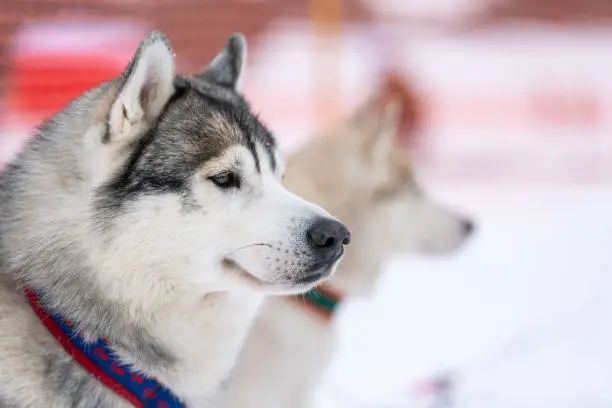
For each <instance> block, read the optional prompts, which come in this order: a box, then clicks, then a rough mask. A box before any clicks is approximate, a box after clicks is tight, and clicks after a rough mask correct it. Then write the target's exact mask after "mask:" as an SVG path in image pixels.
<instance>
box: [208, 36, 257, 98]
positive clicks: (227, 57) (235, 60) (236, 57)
mask: <svg viewBox="0 0 612 408" xmlns="http://www.w3.org/2000/svg"><path fill="white" fill-rule="evenodd" d="M246 50H247V45H246V40H245V38H244V36H243V35H242V34H234V35H232V36H231V37H230V39H229V41H228V42H227V43H226V44H225V48H224V49H223V51H221V53H219V55H217V56H216V57H215V59H214V60H213V62H211V63H210V65H209V66H208V67H207V68H206V70H204V72H202V73H201V74H200V75H198V78H200V79H203V80H206V81H210V82H214V83H216V84H218V85H221V86H223V87H225V88H229V89H231V90H234V91H238V90H240V80H241V79H242V71H243V68H244V63H245V61H246Z"/></svg>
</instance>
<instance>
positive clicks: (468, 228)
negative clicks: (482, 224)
mask: <svg viewBox="0 0 612 408" xmlns="http://www.w3.org/2000/svg"><path fill="white" fill-rule="evenodd" d="M475 230H476V224H474V222H473V221H472V220H467V219H466V220H463V221H462V222H461V231H462V232H463V235H465V236H469V235H472V234H473V233H474V231H475Z"/></svg>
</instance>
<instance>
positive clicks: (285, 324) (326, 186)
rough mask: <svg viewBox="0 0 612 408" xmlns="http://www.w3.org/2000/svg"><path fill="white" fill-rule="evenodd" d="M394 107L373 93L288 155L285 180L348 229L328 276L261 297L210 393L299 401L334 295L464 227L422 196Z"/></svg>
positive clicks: (291, 405)
mask: <svg viewBox="0 0 612 408" xmlns="http://www.w3.org/2000/svg"><path fill="white" fill-rule="evenodd" d="M376 99H378V100H376ZM398 115H399V105H398V104H397V103H393V102H392V103H388V104H381V101H380V98H373V99H372V101H370V102H369V103H366V104H364V105H363V106H362V107H361V109H360V110H359V111H358V112H357V114H356V115H355V116H354V117H353V118H352V119H351V120H349V121H347V123H345V124H342V125H340V126H339V127H338V128H336V129H334V130H333V131H331V132H329V134H327V135H323V136H321V137H315V138H313V140H312V141H311V142H310V143H309V144H307V145H306V146H305V147H303V148H302V149H301V150H299V151H298V152H297V153H295V154H294V155H293V156H292V157H291V158H290V159H289V162H288V166H287V174H286V179H285V180H286V185H287V187H288V188H289V189H290V190H292V191H293V192H296V193H298V194H301V195H302V196H304V197H307V198H308V199H310V200H312V201H314V202H316V203H318V204H320V205H322V206H324V207H325V208H327V209H329V210H330V211H332V212H333V213H335V214H338V215H339V216H340V217H342V220H343V221H345V222H346V223H347V225H348V226H349V228H350V229H351V231H352V232H353V234H354V235H353V236H354V239H353V242H352V243H351V247H350V248H349V249H348V250H347V253H346V257H345V259H344V260H343V261H342V264H341V265H340V266H339V267H338V271H337V273H336V274H335V275H334V277H333V278H332V279H330V281H329V284H324V285H322V286H320V287H319V288H317V289H316V290H315V291H312V292H314V293H309V294H307V295H306V296H304V297H302V296H299V297H295V299H294V301H290V300H289V299H280V298H279V299H269V300H266V302H264V305H263V307H262V310H261V313H260V314H259V315H258V317H257V319H256V323H255V325H254V328H253V330H252V331H251V333H250V335H249V337H248V339H247V342H246V345H245V348H244V349H243V352H242V354H241V356H240V357H239V359H238V362H237V364H236V367H235V369H234V371H233V372H232V375H231V376H230V380H229V382H228V384H227V389H225V390H224V391H223V394H222V395H220V397H219V398H220V400H221V401H222V406H224V407H225V408H301V407H309V406H310V405H311V395H312V393H313V390H314V389H315V387H316V386H317V384H318V382H319V379H320V377H321V374H322V372H323V370H324V369H325V367H326V366H327V364H328V362H329V360H330V357H331V353H332V346H333V337H332V328H331V325H330V324H329V323H330V317H331V311H332V310H331V309H333V307H334V305H335V303H337V302H338V301H339V299H341V298H342V297H353V296H367V295H368V294H369V293H370V292H371V291H372V289H373V287H374V285H375V283H376V281H377V278H378V276H379V273H380V270H381V266H382V265H381V264H382V262H383V260H384V259H385V258H386V257H387V256H389V255H391V254H393V253H408V252H417V253H424V254H442V253H447V252H450V251H453V250H455V249H457V248H459V247H460V246H461V244H462V243H463V242H464V241H465V240H466V238H467V237H468V236H469V235H470V234H471V233H472V231H473V230H474V224H473V223H472V221H471V220H470V219H468V218H466V217H464V216H462V215H460V214H458V213H455V212H453V211H451V210H449V209H447V208H445V207H444V206H442V205H439V204H438V203H436V202H434V201H432V200H431V199H430V198H429V197H427V195H426V194H425V192H424V191H423V189H422V188H421V186H420V185H419V183H418V182H417V179H416V178H415V174H414V171H413V168H412V164H411V162H410V160H409V158H408V156H407V153H406V150H405V149H403V148H400V147H398V143H397V140H396V135H397V133H398V122H399V121H398ZM316 291H318V293H316Z"/></svg>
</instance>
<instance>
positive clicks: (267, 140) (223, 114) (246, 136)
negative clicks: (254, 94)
mask: <svg viewBox="0 0 612 408" xmlns="http://www.w3.org/2000/svg"><path fill="white" fill-rule="evenodd" d="M176 86H177V88H179V89H181V87H183V88H182V89H188V90H191V91H193V92H194V93H195V94H196V95H197V96H198V97H199V98H200V99H202V102H203V103H204V104H205V105H207V107H208V108H210V109H212V110H214V111H216V112H217V114H218V115H215V118H216V121H215V122H216V123H215V125H216V130H217V131H225V132H227V133H226V137H229V138H230V139H231V140H232V141H233V142H235V143H241V144H244V145H245V146H246V147H247V148H248V149H249V151H250V152H251V154H252V155H253V158H254V159H255V165H256V168H257V171H261V160H262V157H267V159H268V160H269V162H270V163H271V164H272V169H276V157H275V152H276V141H275V139H274V137H273V136H272V134H271V133H270V131H269V130H268V129H267V128H266V127H265V126H264V125H263V124H262V123H261V122H260V120H259V117H258V116H257V115H254V114H253V113H251V111H250V107H249V105H248V103H247V102H246V101H245V100H244V98H242V97H241V96H240V95H239V94H237V93H235V92H232V91H230V90H228V89H227V88H224V87H220V86H217V85H215V84H211V83H208V82H205V81H203V80H201V79H198V78H194V77H184V78H179V79H178V80H177V83H176ZM212 128H213V129H215V127H214V126H213V127H212ZM258 145H260V146H263V149H258V148H257V146H258Z"/></svg>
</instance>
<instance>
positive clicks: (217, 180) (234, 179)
mask: <svg viewBox="0 0 612 408" xmlns="http://www.w3.org/2000/svg"><path fill="white" fill-rule="evenodd" d="M208 179H209V180H210V181H212V182H213V183H214V184H215V185H216V186H217V187H219V188H223V189H226V188H232V187H236V188H238V187H240V179H239V178H238V176H236V174H234V173H232V172H231V171H224V172H223V173H219V174H215V175H214V176H212V177H209V178H208Z"/></svg>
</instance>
